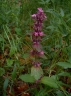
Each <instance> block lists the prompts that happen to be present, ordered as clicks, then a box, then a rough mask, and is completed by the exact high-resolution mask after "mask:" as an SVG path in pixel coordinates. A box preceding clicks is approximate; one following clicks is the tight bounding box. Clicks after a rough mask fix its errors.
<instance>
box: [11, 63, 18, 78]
mask: <svg viewBox="0 0 71 96" xmlns="http://www.w3.org/2000/svg"><path fill="white" fill-rule="evenodd" d="M16 71H17V69H16V64H15V65H14V69H13V72H12V79H13V80H14V79H15V78H16Z"/></svg>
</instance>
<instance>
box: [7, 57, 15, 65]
mask: <svg viewBox="0 0 71 96" xmlns="http://www.w3.org/2000/svg"><path fill="white" fill-rule="evenodd" d="M13 61H14V60H12V59H10V58H8V59H6V62H7V66H9V67H11V66H12V64H13Z"/></svg>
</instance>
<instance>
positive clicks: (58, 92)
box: [56, 90, 65, 96]
mask: <svg viewBox="0 0 71 96" xmlns="http://www.w3.org/2000/svg"><path fill="white" fill-rule="evenodd" d="M56 94H57V96H65V95H64V94H63V92H62V91H60V90H57V91H56Z"/></svg>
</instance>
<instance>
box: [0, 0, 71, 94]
mask: <svg viewBox="0 0 71 96" xmlns="http://www.w3.org/2000/svg"><path fill="white" fill-rule="evenodd" d="M38 7H42V9H43V10H44V12H45V14H46V16H47V20H46V21H45V22H44V25H43V32H44V33H45V34H46V36H45V37H44V38H43V40H42V42H41V43H42V46H43V50H44V52H45V56H46V59H40V60H41V61H42V65H41V66H42V69H43V71H44V75H45V76H47V77H52V78H56V77H57V78H58V79H57V81H58V84H59V88H56V89H55V88H52V87H51V86H48V84H45V85H44V84H37V85H36V86H37V87H36V88H35V87H32V85H34V84H32V83H31V84H29V83H28V85H29V88H28V89H27V92H29V93H30V94H31V96H70V95H71V94H70V93H69V91H68V90H71V89H70V86H71V68H70V67H67V68H66V69H65V68H64V67H66V66H65V65H64V67H62V66H58V62H67V63H70V64H71V0H1V1H0V68H2V69H3V70H4V72H3V70H0V73H1V72H2V74H1V75H0V76H1V77H2V78H3V81H5V80H6V77H8V78H9V82H8V84H7V85H4V84H5V83H4V82H2V84H3V85H4V86H5V88H6V89H7V86H10V88H11V92H13V86H14V84H15V82H18V81H19V80H20V79H19V76H20V75H21V74H25V73H30V68H31V62H30V60H28V58H29V59H31V57H29V52H30V49H31V48H32V46H31V37H29V36H28V33H30V32H32V31H33V29H32V25H33V21H32V18H31V15H32V14H34V13H36V11H37V8H38ZM27 62H28V63H27ZM64 72H66V76H65V74H64ZM59 74H61V75H59ZM59 81H61V82H59ZM21 82H22V81H21ZM0 83H1V80H0ZM1 86H2V85H1ZM1 86H0V88H2V87H1ZM3 90H4V89H3ZM3 90H2V92H1V94H2V93H3ZM28 90H29V91H28ZM38 90H39V91H38ZM5 91H6V90H5ZM6 93H7V92H6ZM6 93H5V95H4V96H6Z"/></svg>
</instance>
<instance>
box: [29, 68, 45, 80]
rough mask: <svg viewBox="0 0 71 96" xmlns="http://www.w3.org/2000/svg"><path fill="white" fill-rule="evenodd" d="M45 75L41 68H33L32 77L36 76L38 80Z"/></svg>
mask: <svg viewBox="0 0 71 96" xmlns="http://www.w3.org/2000/svg"><path fill="white" fill-rule="evenodd" d="M42 75H43V70H42V68H41V67H34V66H33V67H32V68H31V76H34V78H35V79H36V80H38V79H40V77H41V76H42Z"/></svg>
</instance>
